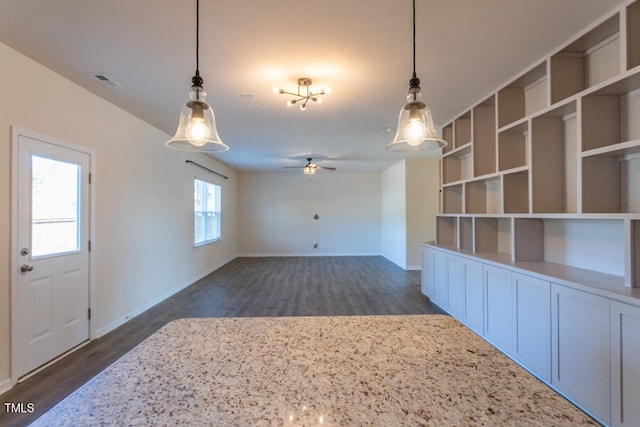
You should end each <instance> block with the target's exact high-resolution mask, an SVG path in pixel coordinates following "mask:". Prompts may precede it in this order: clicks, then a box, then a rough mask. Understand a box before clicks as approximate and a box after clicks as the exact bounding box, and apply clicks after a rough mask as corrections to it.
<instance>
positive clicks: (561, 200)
mask: <svg viewBox="0 0 640 427" xmlns="http://www.w3.org/2000/svg"><path fill="white" fill-rule="evenodd" d="M577 130H578V129H577V117H576V102H575V101H573V102H570V103H567V104H565V105H562V106H560V107H558V108H555V109H553V110H552V111H549V112H547V113H545V114H543V115H540V116H538V117H535V118H534V119H533V120H532V121H531V181H532V187H531V189H532V204H533V213H576V212H578V187H577V185H578V183H577V178H576V177H577V174H578V169H577V165H578V160H577V159H578V136H577Z"/></svg>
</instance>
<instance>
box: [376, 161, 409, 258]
mask: <svg viewBox="0 0 640 427" xmlns="http://www.w3.org/2000/svg"><path fill="white" fill-rule="evenodd" d="M405 177H406V161H405V160H402V161H400V162H398V163H396V164H395V165H393V166H391V167H389V168H387V169H386V170H384V171H383V172H382V179H381V181H382V200H381V203H382V255H383V256H384V257H385V258H387V259H388V260H390V261H391V262H393V263H395V264H397V265H399V266H400V267H402V268H407V221H406V217H407V200H406V188H407V186H406V180H405Z"/></svg>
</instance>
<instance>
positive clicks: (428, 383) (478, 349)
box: [34, 315, 595, 426]
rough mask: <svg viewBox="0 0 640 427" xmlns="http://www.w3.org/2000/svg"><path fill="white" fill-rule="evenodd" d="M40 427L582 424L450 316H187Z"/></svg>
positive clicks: (581, 416) (553, 395)
mask: <svg viewBox="0 0 640 427" xmlns="http://www.w3.org/2000/svg"><path fill="white" fill-rule="evenodd" d="M34 425H37V426H58V425H61V426H64V425H68V426H80V425H81V426H94V425H117V426H124V425H131V426H145V425H150V426H174V425H190V426H191V425H193V426H207V425H212V426H286V425H296V426H300V425H305V426H312V425H327V426H361V425H376V426H378V425H379V426H397V425H415V426H420V425H429V426H563V425H566V426H576V425H595V423H593V422H592V421H591V420H590V419H589V418H588V417H587V416H586V415H584V414H583V413H582V412H580V411H579V410H578V409H576V408H575V407H574V406H573V405H571V404H570V403H568V402H567V401H566V400H564V399H563V398H562V397H560V396H558V395H557V394H556V393H555V392H554V391H552V390H551V389H549V388H548V387H547V386H545V385H544V384H542V383H541V382H539V381H538V380H537V379H535V378H534V377H532V376H531V375H530V374H528V373H527V372H526V371H524V370H523V369H522V368H520V367H519V366H517V365H516V364H515V363H514V362H512V361H511V360H509V359H508V358H507V357H506V356H504V355H502V354H501V353H499V352H498V351H497V350H495V349H494V348H493V347H491V345H489V344H488V343H486V342H484V341H483V340H482V339H481V338H479V337H477V336H476V335H475V334H473V333H472V332H470V331H469V330H468V329H466V328H465V327H464V326H462V325H461V324H460V323H459V322H458V321H456V320H455V319H452V318H450V317H447V316H440V315H417V316H359V317H280V318H222V319H182V320H177V321H174V322H172V323H170V324H168V325H166V326H165V327H164V328H162V329H161V330H160V331H158V332H156V333H155V334H154V335H152V336H151V337H149V338H148V339H147V340H145V341H144V342H143V343H141V344H140V345H138V346H137V347H136V348H134V349H133V350H131V351H130V352H129V353H127V354H126V355H125V356H124V357H122V358H121V359H120V360H119V361H117V362H116V363H115V364H113V365H112V366H110V367H109V368H107V369H106V370H104V371H103V372H102V373H100V374H99V375H98V376H96V377H95V378H94V379H93V380H91V381H90V382H89V383H87V384H86V385H84V386H83V387H82V388H80V389H79V390H78V391H76V392H75V393H74V394H72V395H71V396H69V397H68V398H67V399H65V400H64V401H63V402H61V403H60V404H58V405H57V406H56V407H55V408H53V409H52V410H51V411H49V412H48V413H46V414H44V415H43V416H42V417H41V418H40V419H38V420H37V421H36V422H35V423H34Z"/></svg>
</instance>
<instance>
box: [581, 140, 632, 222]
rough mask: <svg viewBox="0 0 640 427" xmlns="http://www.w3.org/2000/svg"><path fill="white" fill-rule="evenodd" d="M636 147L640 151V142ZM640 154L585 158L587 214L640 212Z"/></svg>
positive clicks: (612, 153) (583, 177) (583, 169)
mask: <svg viewBox="0 0 640 427" xmlns="http://www.w3.org/2000/svg"><path fill="white" fill-rule="evenodd" d="M637 142H638V145H637V146H636V148H638V149H640V140H639V141H637ZM639 183H640V154H638V153H637V152H636V153H634V154H621V155H617V154H616V152H609V153H607V154H603V155H599V156H589V157H583V158H582V211H583V212H584V213H640V185H639Z"/></svg>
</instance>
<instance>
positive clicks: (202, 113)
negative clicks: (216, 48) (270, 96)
mask: <svg viewBox="0 0 640 427" xmlns="http://www.w3.org/2000/svg"><path fill="white" fill-rule="evenodd" d="M199 62H200V0H196V72H195V75H194V76H193V78H192V79H191V83H192V86H191V91H190V93H189V101H187V103H186V104H185V105H184V106H183V107H182V111H181V112H180V120H179V122H178V130H177V131H176V134H175V135H174V136H173V138H171V139H170V140H169V141H167V142H165V145H166V146H167V147H169V148H174V149H176V150H183V151H201V152H209V153H210V152H220V151H226V150H228V149H229V147H228V146H227V145H226V144H225V143H224V142H222V140H221V139H220V136H219V135H218V131H217V129H216V119H215V117H214V115H213V108H211V106H210V105H209V104H207V102H206V101H205V98H206V97H207V92H206V91H205V90H204V86H203V80H202V77H200V69H199V65H200V63H199Z"/></svg>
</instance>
